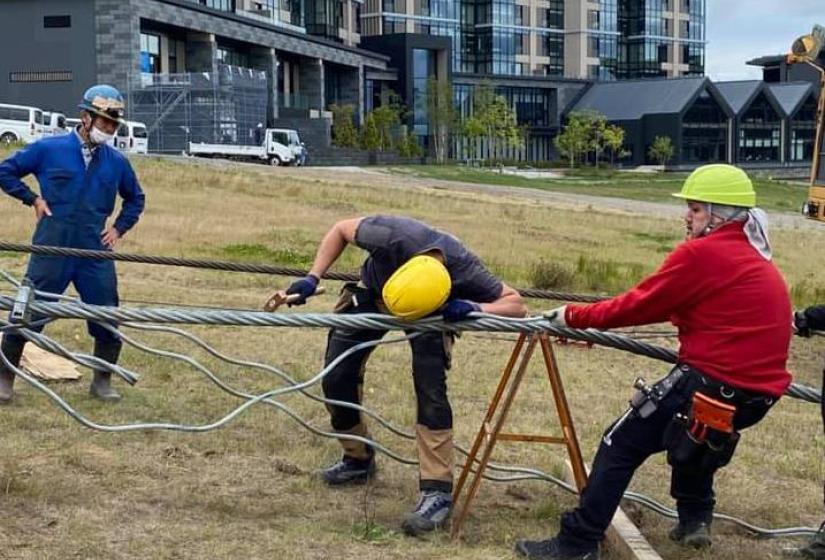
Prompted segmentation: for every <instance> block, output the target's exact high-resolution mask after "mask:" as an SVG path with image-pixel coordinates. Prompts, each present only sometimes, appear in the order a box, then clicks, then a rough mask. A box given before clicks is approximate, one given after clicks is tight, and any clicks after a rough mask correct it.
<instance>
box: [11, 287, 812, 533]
mask: <svg viewBox="0 0 825 560" xmlns="http://www.w3.org/2000/svg"><path fill="white" fill-rule="evenodd" d="M4 276H5V277H6V278H7V279H9V277H8V276H7V275H5V274H4ZM50 295H52V296H55V297H58V296H57V294H50ZM59 297H60V298H62V299H69V300H71V299H73V298H70V297H68V296H59ZM102 324H103V325H105V326H107V327H109V328H113V327H111V325H107V324H106V323H102ZM6 326H9V327H15V328H17V329H21V327H20V326H19V325H12V324H7V325H6ZM22 330H25V329H22ZM428 330H429V329H428ZM602 334H604V333H602ZM407 339H408V337H406V336H405V337H401V338H399V339H398V340H389V341H381V340H379V341H374V343H375V344H376V345H377V344H383V343H392V342H398V341H404V340H407ZM359 346H360V345H359ZM358 350H359V348H358V346H356V347H353V348H351V349H350V351H358ZM344 356H346V353H345V354H342V356H339V359H342V358H343V357H344ZM0 358H2V361H3V362H4V363H5V364H6V365H7V366H8V367H12V368H13V370H14V371H15V372H16V373H18V374H22V375H21V377H23V379H24V380H25V381H27V382H29V383H30V384H32V385H33V386H35V387H36V388H38V389H40V390H41V391H43V392H44V393H45V394H47V396H49V397H50V398H52V400H54V401H55V402H57V403H58V405H59V406H60V407H61V408H63V409H64V410H65V411H66V412H67V413H69V414H70V415H71V416H72V417H74V418H75V419H76V420H78V421H79V422H80V423H81V424H83V425H86V426H87V427H90V428H94V429H99V430H103V431H124V430H123V429H118V428H119V427H118V426H102V425H97V424H95V423H93V422H91V421H89V420H88V419H86V418H84V417H83V416H82V415H80V414H79V413H77V412H76V411H74V410H73V409H72V408H71V406H69V405H68V403H66V402H65V401H63V400H62V399H61V398H60V397H59V395H57V394H56V393H54V392H53V391H51V390H50V389H48V387H46V386H45V385H43V384H41V383H39V382H38V381H37V380H35V379H33V378H31V377H29V376H28V375H26V374H25V373H24V372H23V371H21V370H20V369H18V368H16V367H14V366H13V365H12V364H11V363H10V362H9V361H8V360H7V359H6V357H5V356H4V355H2V353H0ZM333 365H334V362H333V363H331V364H330V367H331V366H333ZM325 369H330V368H325ZM323 375H325V373H324V371H323V370H322V372H320V373H319V374H318V375H317V376H316V377H315V378H313V379H311V380H309V381H307V382H304V383H302V384H301V385H304V386H306V384H308V383H310V384H314V383H317V381H318V380H319V379H320V378H322V377H323ZM295 390H300V389H299V388H296V387H290V388H285V389H280V390H275V391H270V392H268V393H263V394H261V395H257V396H251V398H250V399H249V400H247V402H246V403H244V405H241V406H240V407H237V408H236V409H235V410H234V411H233V412H232V413H230V414H228V415H226V416H224V418H223V419H222V420H221V421H219V422H217V423H213V424H212V425H209V426H208V427H205V426H199V427H194V429H186V427H184V426H176V425H164V424H142V425H130V426H125V427H123V428H128V429H181V430H185V431H205V430H206V429H214V428H217V427H221V426H222V425H223V424H225V423H227V422H228V421H229V420H231V419H232V418H234V417H235V416H237V415H238V414H240V412H242V411H243V410H245V409H246V408H247V407H248V406H251V405H252V404H256V403H258V402H263V401H266V400H271V398H272V396H275V395H279V394H287V393H290V392H292V391H295ZM272 403H273V404H275V405H276V406H277V407H278V408H280V409H281V410H283V411H284V412H285V413H287V415H289V416H290V417H291V418H293V419H294V420H296V421H297V422H298V423H299V424H301V425H302V426H303V427H305V428H306V429H308V430H309V431H311V432H313V433H315V434H317V435H321V436H324V437H331V438H336V439H338V438H340V437H341V435H342V434H335V433H330V432H323V431H321V430H318V429H316V428H314V427H313V426H311V425H310V424H308V423H306V422H305V421H304V420H303V419H302V418H300V416H298V415H297V414H295V413H294V411H292V410H291V409H289V408H288V407H286V406H285V405H282V404H281V403H277V402H276V401H272ZM347 439H354V440H356V441H362V442H363V443H365V444H370V445H375V446H378V447H381V448H382V449H381V451H382V452H383V453H385V454H387V455H388V456H389V457H391V458H393V459H394V460H396V461H399V462H401V463H404V464H416V463H417V462H416V461H413V460H410V459H405V458H403V457H401V456H398V455H396V454H394V453H393V452H391V451H389V450H388V449H386V448H383V446H381V445H380V444H378V443H377V442H374V441H372V440H369V439H367V438H359V436H351V437H350V438H347ZM489 467H490V468H491V470H499V471H505V472H516V473H520V474H516V475H514V476H509V477H496V476H491V475H487V476H485V478H488V479H490V480H494V481H501V482H504V481H516V480H530V479H541V480H547V481H550V482H553V483H554V484H556V485H557V486H559V487H561V488H563V489H565V490H568V491H570V492H575V489H573V488H572V486H571V485H569V484H568V483H566V482H564V481H561V480H559V479H557V478H555V477H553V476H551V475H549V474H547V473H543V472H541V471H539V470H536V469H526V468H522V467H506V466H495V467H494V466H493V465H489ZM471 470H474V469H471ZM624 499H627V500H630V501H635V502H637V503H640V504H641V505H644V506H646V507H648V508H649V509H651V510H653V511H655V512H657V513H660V514H662V515H665V516H668V517H671V518H676V517H677V515H676V512H675V511H674V510H672V509H671V508H667V507H666V506H664V505H663V504H661V503H659V502H657V501H655V500H653V499H651V498H649V497H647V496H644V495H641V494H636V493H633V492H627V493H626V494H625V496H624ZM714 518H717V519H721V520H724V521H728V522H731V523H734V524H737V525H740V526H742V527H744V528H746V529H748V530H750V531H752V532H754V533H756V534H759V535H761V536H765V537H777V536H804V535H811V534H815V533H816V529H813V528H807V527H790V528H782V529H764V528H761V527H758V526H756V525H753V524H751V523H748V522H746V521H744V520H741V519H739V518H736V517H733V516H730V515H727V514H722V513H714Z"/></svg>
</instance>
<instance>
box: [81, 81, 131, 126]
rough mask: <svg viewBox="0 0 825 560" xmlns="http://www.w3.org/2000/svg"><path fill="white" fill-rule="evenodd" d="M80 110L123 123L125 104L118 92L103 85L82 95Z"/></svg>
mask: <svg viewBox="0 0 825 560" xmlns="http://www.w3.org/2000/svg"><path fill="white" fill-rule="evenodd" d="M78 107H79V108H80V109H83V110H84V111H88V112H90V113H92V114H95V115H98V116H100V117H103V118H105V119H109V120H112V121H115V122H119V123H122V122H123V111H124V108H125V104H124V103H123V96H122V95H120V92H119V91H118V90H117V89H116V88H114V87H112V86H107V85H105V84H100V85H96V86H92V87H90V88H89V89H87V90H86V93H84V94H83V101H81V102H80V105H78Z"/></svg>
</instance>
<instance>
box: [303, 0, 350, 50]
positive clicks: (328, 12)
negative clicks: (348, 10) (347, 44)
mask: <svg viewBox="0 0 825 560" xmlns="http://www.w3.org/2000/svg"><path fill="white" fill-rule="evenodd" d="M343 10H344V2H342V0H307V2H306V13H305V19H304V27H305V28H306V30H307V33H310V34H312V35H320V36H322V37H327V38H329V39H333V40H335V41H341V38H340V37H339V35H338V29H339V28H341V27H344V11H343Z"/></svg>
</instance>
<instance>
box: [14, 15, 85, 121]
mask: <svg viewBox="0 0 825 560" xmlns="http://www.w3.org/2000/svg"><path fill="white" fill-rule="evenodd" d="M64 15H67V16H70V17H71V27H62V28H49V29H47V28H45V27H44V22H43V17H44V16H64ZM94 25H95V17H94V3H93V0H41V1H38V2H33V1H31V0H3V1H2V2H0V37H3V44H4V48H3V52H2V54H0V103H15V104H22V105H34V106H35V107H40V108H42V109H45V110H56V111H60V112H63V113H66V114H67V115H69V116H74V115H76V114H77V112H78V110H77V104H78V103H79V102H80V99H81V98H82V96H83V92H84V91H86V89H87V88H88V87H89V86H91V85H94V83H95V82H96V73H97V61H96V59H95V27H94ZM45 71H51V72H54V71H66V72H70V73H71V79H70V80H68V81H35V82H32V81H26V82H11V81H10V74H11V73H17V72H45ZM52 76H54V75H52ZM43 77H44V76H43V75H41V79H42V78H43Z"/></svg>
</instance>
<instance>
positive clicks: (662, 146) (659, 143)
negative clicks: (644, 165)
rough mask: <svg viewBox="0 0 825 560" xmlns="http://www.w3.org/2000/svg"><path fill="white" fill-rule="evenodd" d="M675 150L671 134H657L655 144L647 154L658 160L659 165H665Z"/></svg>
mask: <svg viewBox="0 0 825 560" xmlns="http://www.w3.org/2000/svg"><path fill="white" fill-rule="evenodd" d="M674 151H675V150H674V148H673V141H672V140H671V139H670V136H657V137H656V138H654V139H653V144H651V145H650V149H649V150H648V151H647V155H648V157H650V159H653V160H656V161H658V162H659V165H661V166H662V167H664V166H665V165H667V162H668V161H670V159H671V158H672V157H673V153H674Z"/></svg>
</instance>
